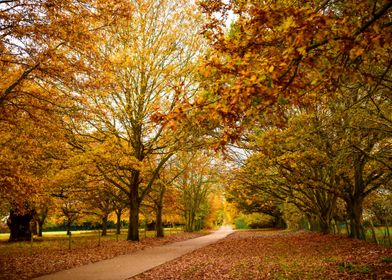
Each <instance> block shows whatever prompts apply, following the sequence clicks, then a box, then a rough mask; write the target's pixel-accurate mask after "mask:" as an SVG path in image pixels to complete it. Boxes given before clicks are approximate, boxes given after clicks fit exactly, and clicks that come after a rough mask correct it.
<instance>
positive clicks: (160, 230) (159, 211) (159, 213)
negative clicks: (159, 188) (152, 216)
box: [155, 205, 164, 237]
mask: <svg viewBox="0 0 392 280" xmlns="http://www.w3.org/2000/svg"><path fill="white" fill-rule="evenodd" d="M162 208H163V206H162V205H158V207H157V209H156V211H157V212H156V214H157V216H156V225H155V226H156V232H157V237H163V236H164V234H163V223H162Z"/></svg>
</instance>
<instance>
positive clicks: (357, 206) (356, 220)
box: [346, 197, 365, 239]
mask: <svg viewBox="0 0 392 280" xmlns="http://www.w3.org/2000/svg"><path fill="white" fill-rule="evenodd" d="M363 199H364V198H363V197H356V198H355V197H354V198H352V199H350V200H349V201H346V204H347V215H348V218H349V219H350V235H349V237H352V238H357V239H364V238H365V236H364V232H363V227H362V212H363V207H362V202H363Z"/></svg>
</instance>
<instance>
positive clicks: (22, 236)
mask: <svg viewBox="0 0 392 280" xmlns="http://www.w3.org/2000/svg"><path fill="white" fill-rule="evenodd" d="M32 220H33V214H32V213H31V212H28V213H25V214H18V213H16V212H15V211H13V210H11V211H10V216H9V218H8V220H7V225H8V227H9V229H10V233H11V234H10V238H9V239H8V241H9V242H15V241H29V240H30V239H31V230H30V222H31V221H32Z"/></svg>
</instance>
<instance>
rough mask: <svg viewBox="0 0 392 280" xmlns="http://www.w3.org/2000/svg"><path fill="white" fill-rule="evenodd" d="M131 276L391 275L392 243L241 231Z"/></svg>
mask: <svg viewBox="0 0 392 280" xmlns="http://www.w3.org/2000/svg"><path fill="white" fill-rule="evenodd" d="M133 279H135V280H141V279H392V248H387V247H384V246H377V245H375V244H371V243H368V242H365V241H360V240H354V239H348V238H345V237H341V236H335V235H323V234H319V233H313V232H305V231H300V232H284V231H237V232H235V233H233V234H231V235H230V236H228V237H227V238H226V239H224V240H222V241H220V242H218V243H215V244H212V245H210V246H208V247H205V248H202V249H200V250H197V251H195V252H193V253H190V254H187V255H185V256H183V257H181V258H179V259H177V260H174V261H171V262H169V263H166V264H164V265H161V266H159V267H157V268H155V269H152V270H150V271H148V272H146V273H144V274H141V275H138V276H136V277H134V278H133Z"/></svg>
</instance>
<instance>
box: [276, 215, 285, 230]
mask: <svg viewBox="0 0 392 280" xmlns="http://www.w3.org/2000/svg"><path fill="white" fill-rule="evenodd" d="M274 224H275V227H276V228H282V229H284V228H286V222H285V221H284V219H283V217H282V216H280V215H277V216H275V223H274Z"/></svg>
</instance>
